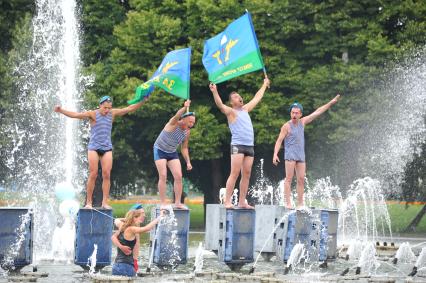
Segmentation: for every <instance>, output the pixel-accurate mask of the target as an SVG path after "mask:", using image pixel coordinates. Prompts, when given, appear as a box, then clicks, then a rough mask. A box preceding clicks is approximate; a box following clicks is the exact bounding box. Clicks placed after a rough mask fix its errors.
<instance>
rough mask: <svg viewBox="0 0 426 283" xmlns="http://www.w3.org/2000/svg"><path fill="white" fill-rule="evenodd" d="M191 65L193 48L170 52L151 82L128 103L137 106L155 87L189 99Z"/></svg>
mask: <svg viewBox="0 0 426 283" xmlns="http://www.w3.org/2000/svg"><path fill="white" fill-rule="evenodd" d="M190 63H191V48H185V49H178V50H174V51H170V52H169V53H167V55H166V57H164V59H163V62H161V65H160V67H158V69H157V71H155V73H154V75H153V76H152V77H151V78H150V79H149V81H147V82H145V83H143V84H141V85H140V86H138V87H137V88H136V94H135V97H134V98H133V99H132V100H130V101H129V102H128V103H129V104H135V103H138V102H139V101H141V100H142V99H143V98H144V97H145V96H149V95H150V94H151V92H153V91H154V88H155V87H154V86H158V87H160V88H162V89H164V90H165V91H167V92H169V93H171V94H173V95H175V96H177V97H180V98H183V99H189V73H190Z"/></svg>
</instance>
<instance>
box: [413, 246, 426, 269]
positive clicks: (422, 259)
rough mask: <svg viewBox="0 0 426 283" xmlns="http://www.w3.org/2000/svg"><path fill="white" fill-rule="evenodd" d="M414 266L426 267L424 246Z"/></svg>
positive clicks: (425, 249)
mask: <svg viewBox="0 0 426 283" xmlns="http://www.w3.org/2000/svg"><path fill="white" fill-rule="evenodd" d="M414 266H415V267H417V268H419V269H420V268H423V267H426V247H425V248H422V250H421V252H420V254H419V256H418V257H417V260H416V264H415V265H414Z"/></svg>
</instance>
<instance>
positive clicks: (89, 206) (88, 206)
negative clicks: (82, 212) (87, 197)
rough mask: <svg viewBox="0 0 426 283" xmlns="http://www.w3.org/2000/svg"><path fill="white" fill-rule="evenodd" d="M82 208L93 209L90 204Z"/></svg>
mask: <svg viewBox="0 0 426 283" xmlns="http://www.w3.org/2000/svg"><path fill="white" fill-rule="evenodd" d="M84 208H88V209H93V207H92V204H91V203H86V205H85V206H84Z"/></svg>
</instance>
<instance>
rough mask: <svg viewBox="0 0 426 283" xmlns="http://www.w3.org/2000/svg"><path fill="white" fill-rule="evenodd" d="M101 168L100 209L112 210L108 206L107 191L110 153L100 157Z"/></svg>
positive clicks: (109, 183) (109, 182)
mask: <svg viewBox="0 0 426 283" xmlns="http://www.w3.org/2000/svg"><path fill="white" fill-rule="evenodd" d="M101 167H102V194H103V196H102V207H103V208H106V209H112V207H111V206H109V205H108V199H109V189H110V187H111V168H112V151H108V152H105V154H104V155H103V156H102V157H101Z"/></svg>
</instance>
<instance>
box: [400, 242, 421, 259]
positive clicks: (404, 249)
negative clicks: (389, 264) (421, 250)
mask: <svg viewBox="0 0 426 283" xmlns="http://www.w3.org/2000/svg"><path fill="white" fill-rule="evenodd" d="M395 258H397V259H398V262H401V263H410V262H413V261H415V260H416V256H415V255H414V253H413V251H412V250H411V246H410V243H408V242H405V243H402V244H401V245H400V246H399V248H398V250H397V251H396V254H395Z"/></svg>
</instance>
